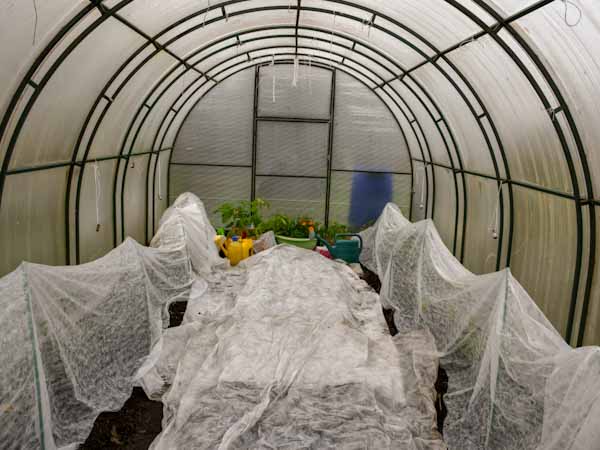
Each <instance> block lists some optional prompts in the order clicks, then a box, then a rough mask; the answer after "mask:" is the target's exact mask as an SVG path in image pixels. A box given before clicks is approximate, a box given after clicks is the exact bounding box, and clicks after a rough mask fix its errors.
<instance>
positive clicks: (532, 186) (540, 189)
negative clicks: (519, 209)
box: [413, 158, 584, 202]
mask: <svg viewBox="0 0 600 450" xmlns="http://www.w3.org/2000/svg"><path fill="white" fill-rule="evenodd" d="M413 161H417V162H420V163H423V164H425V165H426V166H427V165H430V166H435V167H441V168H444V169H447V170H451V171H453V172H454V173H464V174H466V175H472V176H475V177H480V178H487V179H488V180H494V181H497V182H501V183H508V184H512V185H514V186H519V187H524V188H527V189H531V190H533V191H537V192H543V193H544V194H550V195H554V196H557V197H562V198H566V199H569V200H575V201H578V202H581V201H583V200H584V199H578V198H577V197H575V196H574V195H573V194H569V193H567V192H562V191H557V190H556V189H551V188H547V187H544V186H540V185H538V184H534V183H529V182H527V181H517V180H509V179H507V178H497V177H494V176H492V175H488V174H485V173H481V172H475V171H472V170H466V169H463V170H461V169H457V168H455V167H450V166H448V165H446V164H440V163H435V162H431V161H423V160H422V159H417V158H413Z"/></svg>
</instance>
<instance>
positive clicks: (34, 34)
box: [32, 0, 38, 45]
mask: <svg viewBox="0 0 600 450" xmlns="http://www.w3.org/2000/svg"><path fill="white" fill-rule="evenodd" d="M32 3H33V12H34V14H35V17H34V22H33V42H32V45H35V38H36V36H37V27H38V10H37V3H36V0H32Z"/></svg>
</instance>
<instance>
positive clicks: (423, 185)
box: [419, 167, 427, 209]
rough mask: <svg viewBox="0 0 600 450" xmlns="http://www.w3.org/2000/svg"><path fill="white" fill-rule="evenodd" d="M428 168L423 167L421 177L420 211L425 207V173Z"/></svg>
mask: <svg viewBox="0 0 600 450" xmlns="http://www.w3.org/2000/svg"><path fill="white" fill-rule="evenodd" d="M426 170H427V167H423V176H421V201H420V203H419V209H423V208H424V207H425V171H426Z"/></svg>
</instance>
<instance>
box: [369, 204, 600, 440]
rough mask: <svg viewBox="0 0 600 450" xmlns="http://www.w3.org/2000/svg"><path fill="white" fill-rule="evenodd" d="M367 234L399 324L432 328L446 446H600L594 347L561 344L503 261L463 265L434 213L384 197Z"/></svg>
mask: <svg viewBox="0 0 600 450" xmlns="http://www.w3.org/2000/svg"><path fill="white" fill-rule="evenodd" d="M363 239H364V244H365V249H364V254H363V256H362V262H363V264H365V265H366V266H367V267H369V268H370V269H371V270H374V271H376V272H377V274H378V275H379V277H380V279H381V282H382V288H381V299H382V303H384V304H385V305H386V306H387V307H391V308H394V309H395V313H394V319H395V322H396V326H397V327H398V329H399V330H401V331H405V332H407V331H410V330H423V329H424V330H428V331H429V332H431V334H433V336H434V338H435V345H436V347H437V351H438V352H439V353H438V354H439V356H440V357H441V359H440V365H441V366H442V367H443V368H445V369H446V371H447V373H448V377H449V387H448V394H447V395H446V396H445V400H446V404H447V407H448V417H447V418H446V422H445V425H444V439H445V440H446V441H447V442H448V446H449V447H450V448H453V449H460V450H469V449H473V450H475V449H477V450H480V449H512V450H522V449H540V450H564V449H580V450H583V449H596V448H600V348H598V347H586V348H579V349H573V348H571V347H570V346H569V345H567V343H566V342H565V341H564V340H563V339H562V337H561V336H560V335H559V334H558V332H557V331H556V330H555V329H554V328H553V327H552V325H551V324H550V322H549V321H548V320H547V319H546V318H545V317H544V315H543V314H542V312H541V311H540V310H539V308H538V307H537V306H536V304H535V303H534V302H533V300H532V299H531V298H530V297H529V295H528V294H527V292H525V290H524V289H523V288H522V287H521V285H520V284H519V283H518V282H517V280H515V278H514V277H513V276H512V275H511V273H510V271H509V270H508V269H507V270H504V271H501V272H498V273H492V274H488V275H481V276H477V275H474V274H472V273H470V272H469V271H467V270H466V269H465V268H464V267H463V266H462V265H461V264H460V263H459V261H457V260H456V259H455V258H454V256H452V254H451V253H450V252H449V251H448V249H447V248H446V246H445V245H444V243H443V242H442V240H441V238H440V236H439V235H438V233H437V231H436V229H435V226H434V224H433V222H432V221H430V220H426V221H422V222H419V223H416V224H412V223H410V222H409V221H408V220H406V219H405V218H404V217H403V216H402V213H401V212H400V210H399V209H398V208H397V207H396V206H395V205H392V204H389V205H387V206H386V208H385V209H384V211H383V213H382V215H381V217H380V219H379V220H378V221H377V223H376V224H375V225H374V226H373V227H371V228H370V229H368V230H366V231H365V232H364V233H363Z"/></svg>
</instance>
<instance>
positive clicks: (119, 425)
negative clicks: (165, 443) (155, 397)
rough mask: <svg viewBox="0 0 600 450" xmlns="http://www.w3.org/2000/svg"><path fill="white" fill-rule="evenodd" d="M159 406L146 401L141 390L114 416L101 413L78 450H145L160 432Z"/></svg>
mask: <svg viewBox="0 0 600 450" xmlns="http://www.w3.org/2000/svg"><path fill="white" fill-rule="evenodd" d="M162 417H163V404H162V403H161V402H154V401H152V400H149V399H148V397H146V394H145V393H144V390H143V389H142V388H139V387H136V388H133V393H132V394H131V397H129V400H127V402H126V403H125V405H124V406H123V408H121V410H120V411H117V412H104V413H102V414H100V415H99V416H98V417H97V418H96V422H94V428H92V432H91V433H90V435H89V436H88V438H87V440H86V441H85V443H84V444H83V445H81V446H80V447H79V448H80V450H84V449H85V450H107V449H128V450H129V449H132V450H146V449H147V448H148V447H149V446H150V444H151V443H152V441H153V440H154V438H155V437H156V436H157V435H158V433H160V431H161V429H162V428H161V422H162Z"/></svg>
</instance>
